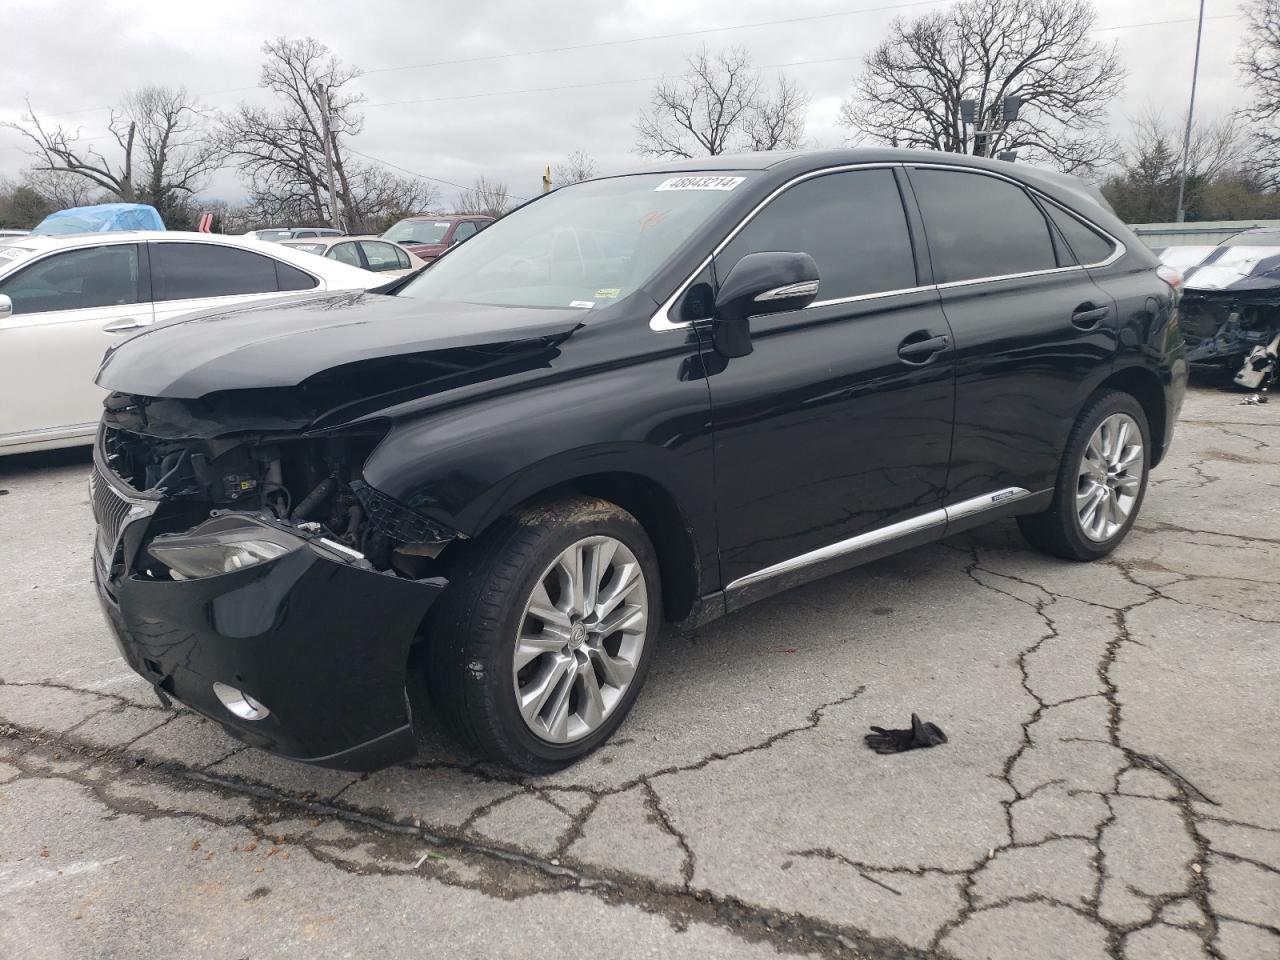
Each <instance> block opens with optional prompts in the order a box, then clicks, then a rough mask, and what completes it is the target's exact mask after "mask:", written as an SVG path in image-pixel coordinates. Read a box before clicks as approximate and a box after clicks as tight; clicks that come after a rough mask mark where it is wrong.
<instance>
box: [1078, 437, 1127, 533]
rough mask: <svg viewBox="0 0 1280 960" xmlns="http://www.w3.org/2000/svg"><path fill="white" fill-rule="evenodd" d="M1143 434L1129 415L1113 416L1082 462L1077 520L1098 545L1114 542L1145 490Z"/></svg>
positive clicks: (1091, 444) (1088, 448)
mask: <svg viewBox="0 0 1280 960" xmlns="http://www.w3.org/2000/svg"><path fill="white" fill-rule="evenodd" d="M1143 464H1144V461H1143V456H1142V430H1141V429H1140V428H1139V427H1138V424H1137V422H1136V421H1135V420H1134V419H1133V417H1131V416H1129V415H1128V414H1127V413H1113V414H1112V415H1111V416H1109V417H1107V418H1106V419H1105V420H1103V421H1102V423H1100V424H1098V429H1097V430H1095V431H1093V436H1092V437H1090V438H1089V443H1088V445H1087V446H1086V447H1085V448H1084V456H1083V457H1081V459H1080V470H1079V476H1078V478H1077V483H1076V516H1077V517H1078V518H1079V520H1080V530H1081V532H1082V533H1084V535H1085V536H1086V537H1088V538H1089V539H1090V540H1092V541H1094V542H1095V543H1102V542H1104V541H1107V540H1110V539H1111V538H1112V537H1114V536H1115V535H1116V533H1118V532H1119V530H1120V528H1121V527H1123V526H1124V525H1125V522H1126V521H1127V520H1128V519H1129V514H1131V513H1132V512H1133V507H1134V504H1135V503H1137V500H1138V494H1139V493H1140V492H1141V490H1142V471H1143Z"/></svg>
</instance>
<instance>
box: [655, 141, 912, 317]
mask: <svg viewBox="0 0 1280 960" xmlns="http://www.w3.org/2000/svg"><path fill="white" fill-rule="evenodd" d="M900 166H902V164H900V163H885V162H879V163H846V164H842V165H841V166H838V167H823V168H822V169H821V170H810V171H809V172H808V173H802V174H799V175H798V176H795V177H792V178H791V179H790V180H788V181H787V182H786V183H783V184H779V185H778V187H777V188H776V189H774V190H773V192H771V193H770V194H769V195H768V196H767V197H765V198H764V199H763V200H761V201H760V202H759V203H757V204H756V205H755V206H754V207H752V208H751V210H750V211H748V213H747V215H746V216H744V217H743V218H742V219H741V220H739V221H738V223H737V225H736V226H735V227H734V228H733V229H732V230H730V231H729V232H728V233H727V234H725V235H724V237H722V238H721V240H720V242H719V243H717V244H716V246H715V249H713V250H712V251H711V253H709V254H708V255H707V256H706V258H705V259H704V260H703V261H702V262H701V263H699V264H698V266H697V268H696V269H694V271H693V272H692V273H690V274H689V276H688V277H686V278H685V280H684V282H683V283H681V284H680V286H678V287H676V292H675V293H673V294H671V296H669V297H667V299H666V300H664V301H663V303H662V306H660V307H658V310H657V312H656V313H654V315H653V316H652V317H650V318H649V329H650V330H687V329H688V328H689V327H691V326H692V325H693V321H692V320H684V321H682V322H680V323H672V322H671V321H670V320H669V319H668V318H667V314H668V313H670V312H671V308H672V307H674V306H675V305H676V301H677V300H679V299H680V298H681V297H682V296H683V295H684V292H685V291H686V290H688V289H689V286H690V284H692V283H693V281H694V279H695V278H696V277H697V276H698V274H700V273H701V272H702V271H703V270H705V269H706V268H707V265H708V264H709V263H711V261H712V260H714V259H715V258H716V256H717V255H718V254H719V253H720V251H721V250H723V249H724V248H725V247H727V246H728V245H729V243H730V242H731V241H732V240H733V238H734V237H736V236H737V235H738V234H739V233H741V232H742V230H743V228H744V227H746V225H747V224H748V223H750V222H751V221H752V220H753V219H755V216H756V214H757V213H759V212H760V211H761V210H763V209H764V208H765V207H766V206H768V205H769V204H770V203H772V202H773V200H774V198H776V197H777V196H779V195H780V194H782V193H783V192H784V191H786V190H789V189H791V188H792V187H793V186H795V185H796V184H797V183H803V182H804V181H805V180H812V179H813V178H814V177H822V176H826V175H827V174H829V173H845V172H847V171H850V170H877V169H882V170H892V169H894V168H895V167H900ZM809 306H815V304H810V305H809ZM806 309H808V308H807V307H806Z"/></svg>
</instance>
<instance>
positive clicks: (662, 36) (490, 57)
mask: <svg viewBox="0 0 1280 960" xmlns="http://www.w3.org/2000/svg"><path fill="white" fill-rule="evenodd" d="M945 2H947V0H910V2H907V3H890V4H883V5H881V6H878V7H863V8H860V9H856V10H842V11H838V12H836V13H819V14H811V15H808V16H803V17H787V18H784V19H780V20H761V21H756V22H754V23H739V24H733V25H731V26H725V27H705V28H702V29H699V30H682V31H678V32H674V33H656V34H650V35H647V36H643V37H625V38H621V39H617V40H597V41H593V42H591V43H580V44H573V45H570V46H561V47H543V48H539V49H535V50H517V51H512V52H510V53H494V54H485V55H481V56H476V57H463V58H459V59H454V60H432V61H428V62H425V63H408V64H397V65H394V66H389V67H375V68H373V69H371V70H365V71H364V73H363V74H362V75H364V76H370V75H373V74H379V73H392V72H395V71H400V70H418V69H425V68H428V67H441V66H457V65H461V64H467V63H482V62H490V61H494V60H507V59H511V58H515V57H532V56H538V55H541V54H547V53H568V52H572V51H578V50H590V49H595V48H599V47H612V46H621V45H624V44H631V43H646V42H649V41H654V40H672V39H679V38H682V37H693V36H702V35H706V34H712V33H725V32H729V31H733V30H752V29H756V28H759V27H774V26H783V25H786V24H790V23H805V22H811V21H815V20H830V19H835V18H838V17H851V16H858V15H860V14H866V13H883V12H885V11H888V10H905V9H909V8H912V7H923V6H936V5H937V4H939V3H945ZM1241 16H1243V14H1240V13H1223V14H1215V15H1214V16H1211V17H1205V18H1204V19H1205V20H1231V19H1238V18H1239V17H1241ZM1197 19H1198V18H1196V17H1180V18H1177V19H1171V20H1146V21H1141V22H1138V23H1124V24H1114V25H1112V26H1105V27H1094V28H1093V32H1095V33H1101V32H1107V31H1111V30H1137V29H1142V28H1146V27H1162V26H1168V25H1170V24H1180V23H1194V22H1196V20H1197ZM857 59H861V58H860V57H837V58H832V59H831V60H812V61H809V60H803V61H795V62H794V64H782V66H791V65H797V66H798V65H805V64H809V63H831V62H836V61H838V60H857ZM653 79H657V78H656V77H646V78H634V79H630V80H604V81H598V82H594V83H584V84H569V85H565V86H559V87H545V88H540V89H538V90H536V91H532V90H530V91H518V90H517V91H510V93H512V94H515V93H523V92H538V93H544V92H553V91H560V90H573V89H579V88H587V87H594V86H607V85H612V84H623V83H639V82H642V81H643V80H653ZM259 89H261V88H260V87H258V86H256V85H254V86H248V87H228V88H224V89H221V90H205V91H201V92H197V93H196V94H194V96H196V97H212V96H219V95H221V94H226V93H244V92H248V91H251V90H259ZM504 93H506V92H505V91H504ZM499 95H503V94H499V93H486V94H468V95H463V96H458V97H430V98H425V99H421V100H394V101H386V102H381V103H372V104H366V106H370V107H383V106H397V105H400V104H410V103H434V102H438V101H442V100H452V99H457V100H465V99H474V98H477V97H489V96H499ZM111 109H112V108H111V107H82V108H80V109H77V110H59V111H55V112H51V113H45V114H42V116H45V117H69V116H75V115H77V114H82V113H98V112H102V111H109V110H111Z"/></svg>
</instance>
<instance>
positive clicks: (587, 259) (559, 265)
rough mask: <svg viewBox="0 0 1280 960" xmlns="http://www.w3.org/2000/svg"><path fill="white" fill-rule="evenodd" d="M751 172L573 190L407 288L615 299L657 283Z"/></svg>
mask: <svg viewBox="0 0 1280 960" xmlns="http://www.w3.org/2000/svg"><path fill="white" fill-rule="evenodd" d="M748 176H750V175H749V174H748V175H738V174H735V175H714V176H712V175H693V176H689V175H686V176H679V177H672V176H669V175H667V174H639V175H634V176H627V177H613V178H611V179H608V180H593V181H589V182H587V183H579V184H576V185H575V186H572V187H565V188H564V189H562V190H557V191H556V192H555V193H553V194H551V195H550V196H548V197H546V198H545V199H542V200H538V201H537V202H536V203H531V204H529V205H528V206H526V207H522V208H521V209H519V210H517V211H515V212H514V213H512V214H510V215H509V216H506V217H504V218H503V219H501V220H499V221H498V222H497V223H495V224H493V225H492V226H490V227H489V228H487V229H486V230H483V231H481V232H480V233H478V234H476V235H475V236H474V237H472V238H471V239H470V240H468V241H467V242H466V243H464V244H462V245H461V246H459V247H457V248H456V249H454V250H453V251H451V252H450V253H449V255H448V256H447V257H444V258H443V259H441V260H440V261H439V262H438V263H436V264H434V265H433V266H432V267H431V268H430V269H428V270H426V271H424V272H423V273H422V274H421V275H419V276H418V277H417V278H416V279H415V280H413V281H411V282H410V283H409V285H408V286H406V287H405V288H404V289H403V290H401V291H399V294H398V295H399V296H402V297H418V298H421V299H423V300H454V301H463V302H469V303H493V304H503V305H509V306H523V307H582V308H584V309H590V308H592V307H605V306H608V305H609V304H610V303H612V302H614V301H616V300H620V299H621V298H623V297H625V296H627V295H628V294H630V293H632V292H633V291H635V290H636V289H637V288H638V287H640V286H641V285H642V284H643V283H644V282H645V281H646V280H648V279H649V277H651V276H652V275H653V273H654V272H655V271H656V270H657V269H658V267H660V266H661V265H662V264H663V263H664V262H665V261H666V260H667V259H668V258H669V257H670V256H671V254H672V253H674V252H675V250H676V248H677V247H679V246H680V244H681V243H683V242H684V241H685V240H687V239H688V238H689V236H690V235H691V234H692V233H693V232H694V231H695V230H697V229H698V228H699V227H700V226H701V225H702V224H703V223H705V222H706V221H707V219H708V218H709V217H710V216H711V215H712V214H713V213H714V212H715V211H716V210H718V209H719V208H720V207H722V206H723V205H724V204H725V203H726V202H727V201H728V199H729V197H730V195H731V193H732V191H733V190H734V189H736V188H738V187H740V186H741V185H742V184H743V182H744V181H746V179H747V177H748Z"/></svg>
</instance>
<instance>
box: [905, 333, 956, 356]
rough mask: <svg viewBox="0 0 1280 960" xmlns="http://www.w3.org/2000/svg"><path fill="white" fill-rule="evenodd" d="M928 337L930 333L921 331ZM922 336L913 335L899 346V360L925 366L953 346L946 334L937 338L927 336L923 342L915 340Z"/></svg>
mask: <svg viewBox="0 0 1280 960" xmlns="http://www.w3.org/2000/svg"><path fill="white" fill-rule="evenodd" d="M921 332H922V333H925V334H926V335H927V333H928V331H921ZM918 336H920V334H919V333H913V334H912V335H911V336H910V337H907V339H905V340H903V341H902V343H900V344H898V358H899V359H900V360H901V361H902V362H903V363H914V364H923V363H928V362H929V361H930V360H932V359H933V358H934V356H935V355H936V354H939V353H941V352H942V351H943V350H946V349H947V348H948V347H950V346H951V338H950V337H948V336H947V335H946V334H945V333H944V334H940V335H939V336H936V337H929V336H926V337H925V339H923V340H915V339H912V338H913V337H918Z"/></svg>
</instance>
